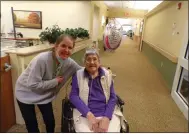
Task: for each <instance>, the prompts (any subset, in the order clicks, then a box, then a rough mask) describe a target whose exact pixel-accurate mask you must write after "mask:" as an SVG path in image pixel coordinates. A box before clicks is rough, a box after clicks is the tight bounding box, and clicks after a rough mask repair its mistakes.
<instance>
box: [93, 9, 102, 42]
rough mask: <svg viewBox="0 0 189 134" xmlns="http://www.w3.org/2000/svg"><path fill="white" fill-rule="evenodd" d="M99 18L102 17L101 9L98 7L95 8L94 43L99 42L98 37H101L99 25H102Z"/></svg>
mask: <svg viewBox="0 0 189 134" xmlns="http://www.w3.org/2000/svg"><path fill="white" fill-rule="evenodd" d="M99 16H100V9H99V7H97V6H96V5H95V6H94V14H93V34H92V40H93V42H95V43H96V42H97V41H98V35H99V28H100V27H99V24H100V20H99Z"/></svg>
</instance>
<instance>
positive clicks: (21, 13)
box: [13, 10, 42, 29]
mask: <svg viewBox="0 0 189 134" xmlns="http://www.w3.org/2000/svg"><path fill="white" fill-rule="evenodd" d="M13 22H14V26H15V27H18V28H33V29H42V13H41V11H28V10H13Z"/></svg>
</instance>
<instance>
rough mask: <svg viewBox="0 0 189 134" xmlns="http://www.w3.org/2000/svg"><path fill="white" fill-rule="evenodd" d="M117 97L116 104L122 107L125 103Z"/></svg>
mask: <svg viewBox="0 0 189 134" xmlns="http://www.w3.org/2000/svg"><path fill="white" fill-rule="evenodd" d="M116 97H117V103H118V104H119V105H120V106H123V105H124V104H125V102H124V101H123V100H122V99H121V98H120V97H119V95H116Z"/></svg>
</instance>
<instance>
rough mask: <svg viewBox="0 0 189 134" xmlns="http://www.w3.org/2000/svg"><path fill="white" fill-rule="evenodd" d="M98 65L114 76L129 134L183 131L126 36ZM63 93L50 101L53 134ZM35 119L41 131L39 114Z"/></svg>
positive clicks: (155, 76) (18, 128)
mask: <svg viewBox="0 0 189 134" xmlns="http://www.w3.org/2000/svg"><path fill="white" fill-rule="evenodd" d="M100 56H101V63H103V64H102V65H103V66H105V67H108V66H109V67H111V70H112V71H113V72H114V73H116V75H117V77H116V78H115V85H114V86H115V90H116V93H117V94H118V95H120V96H121V98H122V99H124V101H125V102H126V104H125V106H124V115H125V117H126V119H127V121H128V122H129V125H130V132H187V131H188V123H187V120H186V119H185V118H184V116H183V114H182V113H181V111H180V110H179V109H178V107H177V106H176V104H175V102H174V101H173V100H172V97H171V94H170V92H169V90H168V89H167V88H166V86H165V83H164V81H163V79H162V77H161V76H160V74H159V73H158V71H157V70H156V68H155V67H153V65H151V64H150V62H149V61H148V59H147V58H146V57H145V56H144V55H143V54H142V53H141V52H139V51H138V46H136V45H135V43H134V42H133V41H132V40H130V39H129V38H127V37H124V38H123V41H122V44H121V46H120V47H119V48H118V49H117V50H116V51H115V52H113V53H108V52H102V54H101V55H100ZM64 96H65V90H61V91H60V93H59V94H58V97H57V98H56V99H55V101H53V110H54V115H55V121H56V132H60V129H61V125H60V124H61V107H62V105H61V103H62V99H63V98H64ZM37 119H38V121H39V127H40V129H41V131H42V132H45V126H44V124H43V119H42V116H41V113H39V112H38V114H37ZM8 132H26V128H25V125H15V126H13V127H12V128H11V129H10V130H9V131H8Z"/></svg>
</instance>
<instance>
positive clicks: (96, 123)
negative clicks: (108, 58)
mask: <svg viewBox="0 0 189 134" xmlns="http://www.w3.org/2000/svg"><path fill="white" fill-rule="evenodd" d="M84 64H85V68H83V69H81V70H78V71H77V73H76V74H75V76H73V78H72V89H71V92H70V96H69V100H70V102H71V103H72V104H73V105H74V106H75V108H74V109H73V120H74V128H75V132H120V130H121V129H126V124H125V121H126V120H125V119H124V116H123V114H122V112H121V110H120V107H119V106H118V105H117V99H118V98H117V96H116V94H115V91H114V86H113V80H112V75H111V73H109V71H108V70H107V69H105V68H104V67H101V65H100V58H99V54H98V52H97V51H96V50H95V49H90V50H87V51H86V53H85V56H84Z"/></svg>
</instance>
